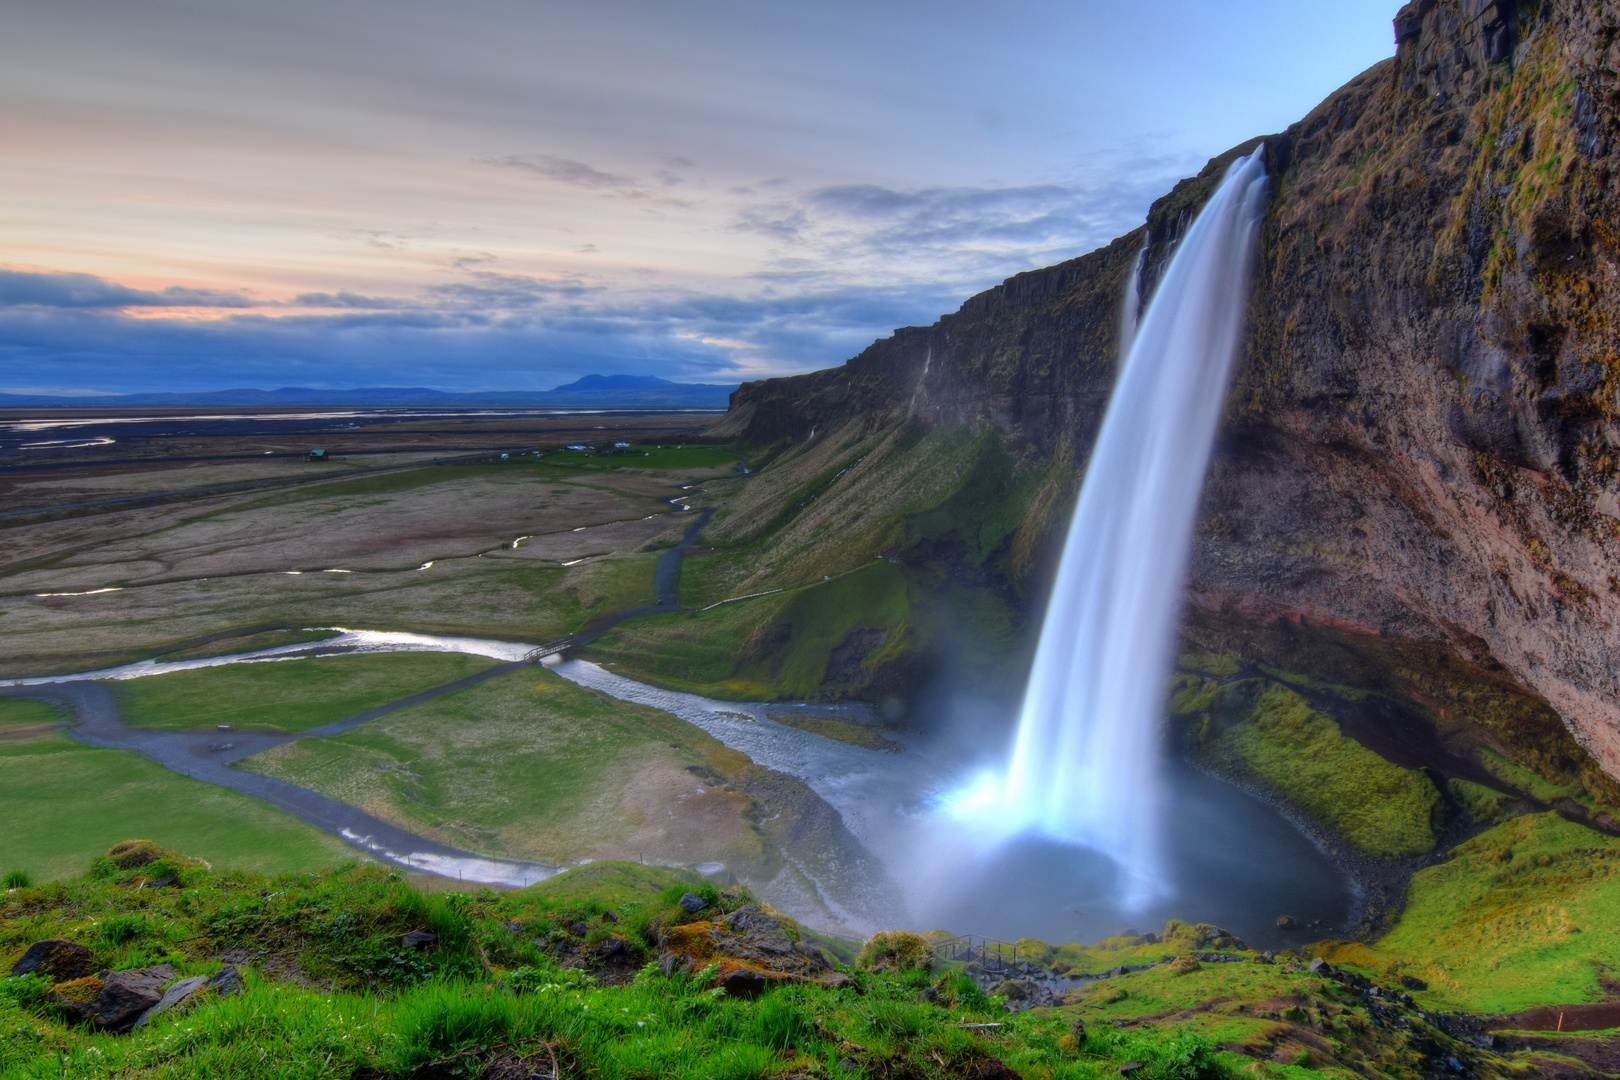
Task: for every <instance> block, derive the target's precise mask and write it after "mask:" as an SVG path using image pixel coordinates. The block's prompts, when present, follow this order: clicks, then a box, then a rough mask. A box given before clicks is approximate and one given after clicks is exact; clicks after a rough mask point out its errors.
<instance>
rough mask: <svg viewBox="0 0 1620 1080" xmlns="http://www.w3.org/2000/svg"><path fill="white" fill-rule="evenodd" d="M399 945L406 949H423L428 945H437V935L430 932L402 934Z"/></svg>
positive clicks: (419, 931)
mask: <svg viewBox="0 0 1620 1080" xmlns="http://www.w3.org/2000/svg"><path fill="white" fill-rule="evenodd" d="M399 943H400V944H401V945H403V946H405V947H406V948H407V949H425V948H427V947H428V946H430V945H437V944H438V943H439V935H438V934H435V933H433V932H432V931H431V930H412V931H411V932H410V933H408V934H402V935H401V936H400V939H399Z"/></svg>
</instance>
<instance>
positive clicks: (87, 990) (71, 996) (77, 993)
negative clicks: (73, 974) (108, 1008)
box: [50, 975, 102, 1020]
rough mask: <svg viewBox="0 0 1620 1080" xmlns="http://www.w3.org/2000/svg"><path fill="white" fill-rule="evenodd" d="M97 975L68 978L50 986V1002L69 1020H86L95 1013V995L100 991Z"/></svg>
mask: <svg viewBox="0 0 1620 1080" xmlns="http://www.w3.org/2000/svg"><path fill="white" fill-rule="evenodd" d="M101 987H102V982H101V979H100V977H99V976H96V975H86V976H85V977H84V978H82V979H68V980H67V981H66V982H59V983H57V984H56V985H55V986H53V987H51V994H50V1001H51V1004H53V1005H55V1006H56V1007H57V1008H59V1009H61V1010H62V1011H63V1012H64V1013H66V1014H67V1017H68V1019H69V1020H88V1019H90V1017H91V1016H93V1015H95V1011H96V996H97V995H98V994H100V993H101Z"/></svg>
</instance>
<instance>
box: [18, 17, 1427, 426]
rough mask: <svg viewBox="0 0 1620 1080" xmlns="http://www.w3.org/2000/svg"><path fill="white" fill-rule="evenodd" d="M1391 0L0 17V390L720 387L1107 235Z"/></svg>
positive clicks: (1373, 55) (1278, 100)
mask: <svg viewBox="0 0 1620 1080" xmlns="http://www.w3.org/2000/svg"><path fill="white" fill-rule="evenodd" d="M1397 6H1398V4H1397V3H1396V0H1378V2H1371V0H1345V2H1342V3H1337V4H1301V3H1299V2H1298V0H1236V2H1232V3H1225V4H1214V3H1210V2H1209V0H1136V2H1134V3H1131V4H1119V3H1117V2H1107V3H1104V2H1098V0H1002V2H1000V3H995V4H985V3H975V4H966V3H959V2H957V0H928V2H918V0H861V2H855V0H814V2H801V0H793V2H785V0H749V2H741V0H706V2H702V3H696V2H691V0H661V2H657V3H654V2H642V0H591V2H588V3H585V2H573V3H560V2H553V0H457V2H456V3H453V4H452V3H447V2H444V0H439V2H433V3H429V2H421V0H340V2H334V0H276V2H275V3H266V2H264V0H252V2H239V0H175V2H155V0H51V2H49V3H36V4H22V3H15V4H8V5H4V6H3V7H0V162H3V164H0V392H11V393H47V394H87V393H110V392H130V391H153V390H158V391H187V390H212V389H223V388H228V387H242V386H256V387H262V388H267V389H268V388H274V387H281V386H315V387H354V386H430V387H435V388H438V389H444V390H496V389H499V390H528V389H547V388H550V387H552V386H555V385H559V384H562V383H566V382H569V381H572V380H573V379H576V378H578V377H580V376H581V375H586V374H591V373H606V374H616V373H625V374H637V375H657V376H661V377H663V378H668V379H673V380H676V381H682V382H718V383H730V382H736V381H739V380H743V379H754V378H762V377H766V376H770V375H779V374H790V373H794V372H799V371H808V370H813V369H816V368H821V367H827V366H830V365H834V364H838V363H841V362H842V361H843V360H845V359H847V358H848V357H849V356H851V355H853V354H855V353H857V352H859V351H860V350H861V349H862V348H864V347H865V346H866V345H868V344H870V343H871V342H872V341H873V340H874V339H876V338H878V337H882V336H885V335H887V334H888V333H889V332H890V330H891V329H892V328H894V327H896V326H906V325H925V324H928V323H931V322H933V321H934V320H935V319H937V318H938V317H939V316H940V315H942V314H944V313H946V312H948V311H952V310H954V309H955V308H957V307H958V306H959V305H960V304H961V302H962V301H963V300H965V299H966V298H967V297H968V296H971V295H972V294H974V293H976V292H979V291H981V290H983V289H985V288H988V287H990V286H992V285H994V284H996V283H997V282H999V281H1001V280H1003V279H1004V278H1006V277H1008V276H1010V275H1012V274H1015V273H1018V272H1020V271H1023V270H1028V269H1033V268H1037V267H1041V266H1047V265H1051V264H1052V263H1055V262H1059V261H1062V260H1063V259H1066V258H1071V257H1073V256H1075V255H1079V254H1083V253H1084V252H1086V251H1089V250H1092V249H1093V248H1096V247H1098V246H1100V245H1102V244H1105V243H1107V242H1108V241H1109V240H1110V239H1112V238H1113V237H1115V236H1117V235H1119V234H1121V233H1124V232H1127V231H1129V230H1130V229H1132V228H1134V227H1135V226H1136V225H1137V224H1139V223H1140V222H1141V221H1142V220H1143V218H1144V216H1145V214H1146V212H1147V208H1148V205H1149V204H1150V203H1151V202H1152V200H1153V199H1154V198H1156V197H1157V196H1158V195H1161V194H1163V193H1164V192H1165V191H1166V190H1168V189H1169V187H1170V186H1171V185H1172V184H1173V183H1174V182H1175V180H1177V179H1178V178H1180V177H1182V176H1185V175H1189V174H1191V173H1194V172H1196V171H1197V170H1198V169H1199V168H1201V167H1202V165H1203V163H1204V162H1205V161H1206V160H1207V159H1209V158H1210V157H1212V156H1214V155H1216V154H1219V153H1220V152H1222V151H1223V150H1225V149H1227V148H1228V147H1230V146H1233V145H1236V144H1237V143H1239V142H1242V141H1244V140H1245V139H1247V138H1250V137H1251V136H1254V135H1257V134H1264V133H1269V132H1273V131H1279V130H1281V129H1283V128H1285V127H1286V126H1287V125H1288V124H1290V123H1292V122H1293V121H1295V120H1297V119H1299V118H1300V117H1301V116H1303V115H1304V114H1305V113H1306V112H1307V111H1308V110H1309V109H1310V108H1311V107H1312V106H1314V105H1315V104H1316V103H1317V102H1318V101H1320V100H1321V99H1322V98H1324V97H1326V96H1327V95H1328V94H1329V93H1330V92H1332V91H1333V90H1334V89H1335V88H1337V87H1338V86H1340V85H1342V84H1343V83H1344V82H1346V81H1348V80H1349V79H1350V78H1351V77H1353V76H1354V75H1356V74H1357V73H1359V72H1360V71H1362V70H1364V69H1365V68H1367V67H1368V66H1370V65H1372V64H1374V63H1376V62H1377V61H1379V60H1380V59H1382V58H1384V57H1386V56H1389V55H1391V54H1392V53H1393V51H1394V44H1393V35H1392V32H1391V29H1390V18H1391V17H1392V16H1393V14H1394V10H1395V8H1396V7H1397Z"/></svg>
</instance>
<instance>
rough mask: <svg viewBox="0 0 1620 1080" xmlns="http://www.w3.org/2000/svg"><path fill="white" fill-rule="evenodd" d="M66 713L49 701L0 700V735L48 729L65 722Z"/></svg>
mask: <svg viewBox="0 0 1620 1080" xmlns="http://www.w3.org/2000/svg"><path fill="white" fill-rule="evenodd" d="M67 718H68V717H67V713H66V712H64V711H63V710H62V709H61V707H60V706H57V705H54V704H52V703H51V702H49V701H28V700H26V699H24V698H10V697H8V698H0V735H5V734H7V733H13V732H23V731H28V730H30V729H33V728H41V727H49V726H50V725H51V724H58V723H61V722H62V721H63V720H66V719H67Z"/></svg>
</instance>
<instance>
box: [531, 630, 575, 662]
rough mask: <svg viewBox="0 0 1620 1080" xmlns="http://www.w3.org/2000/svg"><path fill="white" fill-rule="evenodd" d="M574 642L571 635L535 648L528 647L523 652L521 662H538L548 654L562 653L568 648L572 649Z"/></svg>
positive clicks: (557, 654) (556, 654)
mask: <svg viewBox="0 0 1620 1080" xmlns="http://www.w3.org/2000/svg"><path fill="white" fill-rule="evenodd" d="M574 644H575V642H574V639H573V638H571V637H565V638H558V639H557V640H556V641H553V642H551V643H550V644H549V645H542V646H540V647H539V648H537V649H530V650H529V651H528V652H526V653H524V654H523V662H524V663H525V664H538V663H539V662H540V661H542V660H544V659H545V658H546V657H548V656H560V655H562V654H563V653H565V652H567V651H568V650H569V649H572V648H573V647H574Z"/></svg>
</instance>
